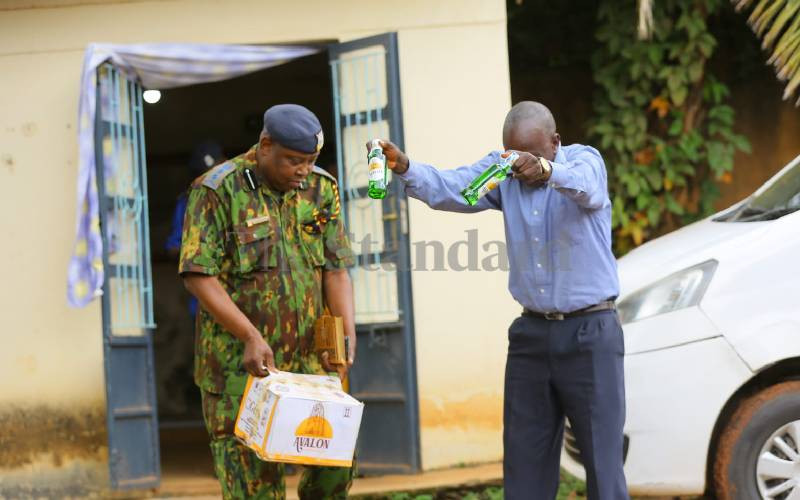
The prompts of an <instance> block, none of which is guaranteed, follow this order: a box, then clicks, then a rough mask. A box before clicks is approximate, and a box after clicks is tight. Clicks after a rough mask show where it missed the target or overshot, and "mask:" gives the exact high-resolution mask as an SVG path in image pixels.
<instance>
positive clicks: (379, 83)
mask: <svg viewBox="0 0 800 500" xmlns="http://www.w3.org/2000/svg"><path fill="white" fill-rule="evenodd" d="M329 55H330V64H331V76H332V83H333V101H334V120H335V122H334V123H335V127H336V143H337V152H338V158H337V163H338V174H339V182H340V189H339V192H340V195H341V197H342V212H343V214H344V216H345V220H346V224H347V229H348V231H349V232H350V236H351V239H352V244H353V251H354V252H355V254H356V256H357V264H356V266H355V267H354V268H353V269H352V271H351V277H352V279H353V285H354V291H355V305H356V334H357V336H358V345H357V348H358V351H357V353H356V364H355V366H354V368H353V372H352V374H351V376H350V390H351V393H352V394H353V396H354V397H356V398H357V399H359V400H360V401H363V402H364V404H365V408H364V416H363V420H362V423H361V433H360V438H359V444H358V451H357V453H358V460H359V461H358V468H359V471H360V472H364V473H367V474H383V473H412V472H416V471H418V470H419V467H420V463H419V462H420V461H419V412H418V403H417V377H416V361H415V347H414V320H413V311H412V302H411V275H410V258H409V242H408V223H407V221H408V218H407V208H406V204H407V200H406V197H405V193H404V192H403V190H402V186H401V183H400V182H398V181H397V180H390V184H389V186H390V189H389V194H388V195H387V196H386V198H384V199H383V200H373V199H371V198H369V197H368V196H367V162H366V156H367V152H366V146H365V145H366V143H367V141H368V140H370V139H372V138H389V139H390V140H391V141H392V142H394V143H395V144H397V145H398V146H400V147H401V148H402V147H403V121H402V114H401V101H400V80H399V68H398V57H397V34H396V33H387V34H383V35H378V36H373V37H369V38H364V39H360V40H355V41H351V42H346V43H339V44H333V45H331V46H330V47H329Z"/></svg>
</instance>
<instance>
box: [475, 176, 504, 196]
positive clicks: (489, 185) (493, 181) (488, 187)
mask: <svg viewBox="0 0 800 500" xmlns="http://www.w3.org/2000/svg"><path fill="white" fill-rule="evenodd" d="M499 185H500V181H499V180H497V178H496V177H492V178H490V179H489V180H488V181H486V183H485V184H484V185H483V186H481V187H480V188H479V189H478V198H482V197H484V196H485V195H486V193H488V192H489V191H492V190H493V189H496V188H497V186H499Z"/></svg>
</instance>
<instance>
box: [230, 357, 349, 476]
mask: <svg viewBox="0 0 800 500" xmlns="http://www.w3.org/2000/svg"><path fill="white" fill-rule="evenodd" d="M363 410H364V404H363V403H361V402H359V401H357V400H356V399H355V398H353V397H352V396H350V395H349V394H347V393H345V392H344V391H343V390H342V383H341V381H340V380H339V379H338V378H337V377H329V376H326V375H298V374H295V373H288V372H278V373H274V374H272V375H270V376H268V377H264V378H258V377H253V376H252V375H251V376H250V377H249V378H248V379H247V386H246V387H245V390H244V396H242V403H241V405H240V407H239V415H238V416H237V417H236V427H235V429H234V433H235V435H236V437H237V438H238V439H239V441H241V442H242V443H244V444H245V445H246V446H247V447H249V448H250V449H252V450H253V451H255V452H256V454H257V455H258V456H259V457H260V458H261V459H262V460H268V461H271V462H289V463H296V464H306V465H328V466H339V467H350V466H352V464H353V452H354V451H355V447H356V438H358V428H359V426H360V425H361V414H362V413H363Z"/></svg>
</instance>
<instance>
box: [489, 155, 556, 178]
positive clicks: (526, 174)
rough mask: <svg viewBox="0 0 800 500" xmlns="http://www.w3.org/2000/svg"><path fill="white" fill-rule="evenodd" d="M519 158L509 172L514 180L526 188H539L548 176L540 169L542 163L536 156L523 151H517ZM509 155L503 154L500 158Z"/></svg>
mask: <svg viewBox="0 0 800 500" xmlns="http://www.w3.org/2000/svg"><path fill="white" fill-rule="evenodd" d="M517 154H519V158H517V161H515V162H514V165H512V166H511V171H512V172H514V178H515V179H519V180H520V181H522V182H524V183H525V184H527V185H528V186H541V185H542V184H543V183H544V182H545V181H547V179H548V177H549V175H548V172H545V170H544V168H543V167H542V162H541V161H540V160H539V157H538V156H534V155H532V154H530V153H528V152H525V151H517ZM508 155H509V153H508V152H505V153H503V154H502V155H500V156H502V157H503V158H505V157H506V156H508Z"/></svg>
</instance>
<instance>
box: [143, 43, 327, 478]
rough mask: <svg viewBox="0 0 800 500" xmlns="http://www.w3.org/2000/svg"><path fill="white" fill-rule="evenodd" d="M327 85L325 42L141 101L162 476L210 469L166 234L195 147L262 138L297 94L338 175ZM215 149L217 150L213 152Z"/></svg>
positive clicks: (184, 297)
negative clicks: (267, 64)
mask: <svg viewBox="0 0 800 500" xmlns="http://www.w3.org/2000/svg"><path fill="white" fill-rule="evenodd" d="M331 93H332V89H331V77H330V70H329V65H328V54H327V52H326V51H321V52H318V53H316V54H313V55H310V56H306V57H302V58H299V59H295V60H293V61H290V62H288V63H285V64H282V65H280V66H276V67H274V68H269V69H266V70H262V71H258V72H256V73H251V74H248V75H245V76H241V77H238V78H234V79H231V80H225V81H221V82H215V83H208V84H201V85H192V86H189V87H180V88H176V89H169V90H162V91H161V98H160V99H159V100H158V102H156V103H153V104H146V105H145V106H144V122H145V123H146V126H145V140H146V144H147V169H148V175H147V178H148V192H149V195H148V196H149V202H150V233H151V234H150V241H151V256H152V276H153V310H154V316H155V323H156V325H157V326H156V328H155V330H154V331H153V355H154V368H155V387H156V397H157V406H158V422H159V426H158V427H159V436H160V448H161V450H160V451H161V466H162V473H163V475H165V476H169V475H175V474H178V475H185V474H187V473H196V472H202V473H203V474H208V475H213V467H212V464H211V458H210V453H209V451H208V435H207V433H206V430H205V426H204V424H203V415H202V411H201V401H200V391H199V390H198V389H197V387H196V386H195V384H194V381H193V376H192V372H193V355H194V315H193V313H192V312H191V311H190V309H191V308H190V296H189V294H188V292H186V290H185V289H184V288H183V284H182V282H181V280H180V278H179V277H178V274H177V265H178V263H177V255H176V253H175V250H174V244H170V243H168V240H170V237H172V239H173V240H174V234H172V233H174V232H175V228H174V225H175V222H174V219H175V217H176V214H175V212H176V210H179V211H180V209H176V205H177V204H178V201H179V198H180V197H181V196H182V195H184V194H185V193H186V190H187V188H188V186H189V184H190V183H191V181H192V179H193V177H195V176H196V175H197V174H198V169H197V167H196V166H195V167H191V166H190V163H192V162H193V160H194V161H195V163H196V159H197V158H196V156H197V154H196V151H197V150H200V151H204V152H210V151H212V150H214V149H219V151H220V152H221V153H222V156H223V157H224V158H233V157H235V156H237V155H239V154H241V153H244V152H246V151H247V150H248V149H249V148H250V147H251V146H252V145H254V144H255V143H256V142H257V141H258V136H259V133H260V132H261V128H262V124H263V122H262V119H263V112H264V110H266V109H267V108H269V107H270V106H272V105H274V104H280V103H287V102H291V103H297V104H301V105H303V106H305V107H307V108H309V109H310V110H312V111H313V112H314V113H315V114H316V115H317V116H318V117H319V119H320V122H321V123H322V127H323V131H324V133H325V136H326V137H327V138H329V140H327V141H326V144H325V148H324V149H323V151H322V153H321V155H320V158H319V160H318V162H317V164H318V165H319V166H321V167H323V168H326V169H327V170H328V171H330V172H331V173H332V174H333V175H336V171H337V169H336V142H335V141H333V140H330V138H333V137H334V136H335V133H334V130H333V124H332V118H333V108H332V104H331V98H330V96H331ZM212 144H214V145H216V146H218V148H217V147H212ZM198 145H199V146H198ZM201 156H202V154H201ZM211 156H213V157H215V158H214V159H215V161H219V160H220V158H218V156H219V155H218V154H217V153H213V155H211ZM209 160H210V158H209ZM200 170H202V168H201V169H200ZM178 218H180V217H179V216H178ZM178 241H180V236H179V235H178Z"/></svg>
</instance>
